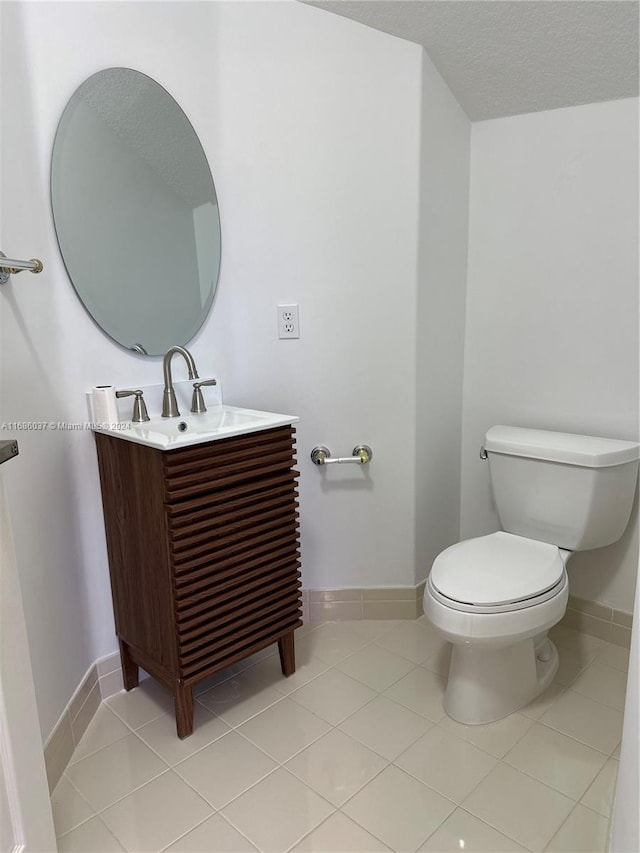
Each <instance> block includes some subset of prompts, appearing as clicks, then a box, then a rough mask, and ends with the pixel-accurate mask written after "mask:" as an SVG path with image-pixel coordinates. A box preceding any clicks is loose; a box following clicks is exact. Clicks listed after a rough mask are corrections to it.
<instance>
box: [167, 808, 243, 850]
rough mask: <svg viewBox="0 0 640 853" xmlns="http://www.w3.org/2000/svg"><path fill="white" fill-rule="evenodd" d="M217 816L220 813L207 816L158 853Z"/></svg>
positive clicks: (215, 812)
mask: <svg viewBox="0 0 640 853" xmlns="http://www.w3.org/2000/svg"><path fill="white" fill-rule="evenodd" d="M205 802H206V801H205ZM217 814H218V812H217V811H214V812H213V813H212V814H209V815H207V816H206V817H205V818H203V819H202V820H200V821H198V823H196V824H194V825H193V826H192V827H191V828H190V829H188V830H187V831H186V832H183V833H182V834H181V835H179V836H178V837H177V838H174V839H173V840H172V841H169V842H168V844H165V845H164V847H161V848H160V849H159V850H158V851H157V853H164V851H165V850H166V849H167V848H168V847H171V846H172V845H173V844H176V842H178V841H180V840H181V839H182V838H184V837H185V836H187V835H189V833H190V832H193V830H194V829H197V828H198V827H199V826H202V824H203V823H206V822H207V821H208V820H211V818H212V817H215V815H217ZM220 817H222V815H220ZM247 840H248V839H247Z"/></svg>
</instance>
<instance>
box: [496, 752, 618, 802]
mask: <svg viewBox="0 0 640 853" xmlns="http://www.w3.org/2000/svg"><path fill="white" fill-rule="evenodd" d="M583 746H584V744H583ZM507 755H508V753H507ZM600 755H604V753H602V752H601V753H600ZM505 759H506V755H505V758H501V759H499V760H500V762H501V763H502V764H504V765H505V767H508V768H510V769H511V770H517V771H518V773H522V775H523V776H528V778H529V779H533V780H534V782H539V783H540V784H541V785H544V786H545V787H546V788H550V789H551V790H552V791H555V792H556V793H557V794H562V796H563V797H567V799H569V800H573V802H574V803H576V804H577V803H579V802H580V800H581V799H582V797H584V795H585V794H586V793H587V791H588V790H589V788H590V787H591V785H592V784H593V783H594V782H595V780H596V778H597V777H598V774H599V773H600V771H601V770H602V768H603V767H604V765H605V764H606V763H607V761H608V760H609V759H608V758H605V760H604V764H602V765H601V766H600V767H599V768H598V771H597V773H596V775H595V776H594V777H593V779H592V780H591V781H590V782H589V784H588V785H587V787H586V788H585V789H584V791H583V792H582V794H580V797H578V799H576V798H575V797H574V796H573V794H567V792H566V791H561V790H560V788H556V787H555V785H552V784H551V783H550V782H545V781H543V780H542V779H539V778H538V777H537V776H534V775H533V774H532V773H530V772H528V771H527V770H523V769H522V767H516V766H515V765H514V764H509V762H508V761H505Z"/></svg>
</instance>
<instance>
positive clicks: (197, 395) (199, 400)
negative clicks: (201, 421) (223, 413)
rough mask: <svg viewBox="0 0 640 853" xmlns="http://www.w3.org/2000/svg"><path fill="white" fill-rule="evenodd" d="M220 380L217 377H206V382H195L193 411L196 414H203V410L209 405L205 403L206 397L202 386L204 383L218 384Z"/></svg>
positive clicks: (192, 401) (192, 400)
mask: <svg viewBox="0 0 640 853" xmlns="http://www.w3.org/2000/svg"><path fill="white" fill-rule="evenodd" d="M217 384H218V381H217V380H216V379H205V380H204V382H194V383H193V397H192V398H191V411H192V412H193V413H194V414H197V415H201V414H202V413H203V412H206V411H207V407H206V406H205V404H204V397H203V396H202V391H201V390H200V388H201V387H202V386H203V385H217Z"/></svg>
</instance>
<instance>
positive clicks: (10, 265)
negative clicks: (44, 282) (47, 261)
mask: <svg viewBox="0 0 640 853" xmlns="http://www.w3.org/2000/svg"><path fill="white" fill-rule="evenodd" d="M43 269H44V264H43V263H42V261H39V260H38V258H31V260H30V261H16V260H14V259H13V258H8V257H7V256H6V255H5V253H4V252H0V284H6V283H7V282H8V281H9V276H12V275H14V274H15V273H19V272H23V271H24V270H28V271H29V272H33V273H38V272H42V270H43Z"/></svg>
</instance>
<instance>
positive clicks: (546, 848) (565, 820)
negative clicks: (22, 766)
mask: <svg viewBox="0 0 640 853" xmlns="http://www.w3.org/2000/svg"><path fill="white" fill-rule="evenodd" d="M579 805H582V804H581V803H580V802H579V801H578V802H577V803H576V804H575V805H574V806H573V808H572V809H571V811H570V812H569V814H568V815H567V816H566V817H565V819H564V820H563V821H562V823H561V824H560V826H559V827H558V828H557V829H556V831H555V832H554V833H553V835H552V836H551V838H550V839H549V840H548V841H547V843H546V845H545V848H544V849H545V851H546V850H548V849H549V845H550V844H551V843H552V841H553V839H554V838H555V837H556V835H558V833H559V832H560V831H561V830H562V828H563V826H564V825H565V824H566V823H567V822H568V821H569V818H570V817H571V815H572V814H573V813H574V812H575V810H576V807H577V806H579ZM583 808H588V806H583ZM589 811H593V809H589ZM594 814H598V812H594ZM598 817H602V815H600V814H598Z"/></svg>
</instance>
